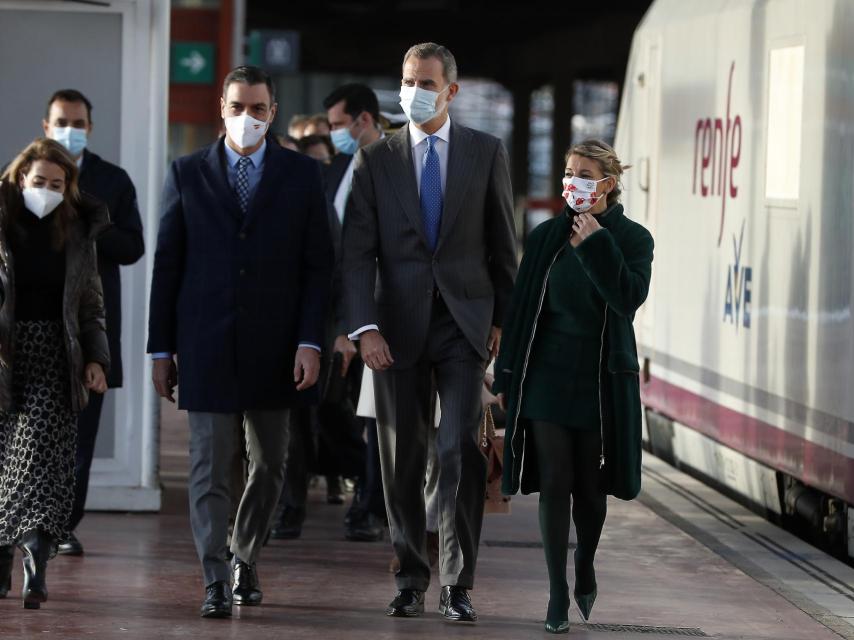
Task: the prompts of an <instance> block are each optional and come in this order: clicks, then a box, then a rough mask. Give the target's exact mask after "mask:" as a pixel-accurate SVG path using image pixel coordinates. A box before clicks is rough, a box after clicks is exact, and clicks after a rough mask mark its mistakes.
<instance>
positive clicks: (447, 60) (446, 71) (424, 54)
mask: <svg viewBox="0 0 854 640" xmlns="http://www.w3.org/2000/svg"><path fill="white" fill-rule="evenodd" d="M412 56H415V57H416V58H418V59H420V60H426V59H427V58H436V59H438V60H439V62H441V63H442V75H443V76H445V82H447V83H448V84H451V83H453V82H456V81H457V60H456V58H454V54H453V53H451V52H450V50H448V48H447V47H443V46H442V45H441V44H436V43H435V42H422V43H421V44H415V45H412V46H411V47H409V50H408V51H407V52H406V54H404V56H403V64H404V65H406V61H407V60H409V59H410V58H411V57H412Z"/></svg>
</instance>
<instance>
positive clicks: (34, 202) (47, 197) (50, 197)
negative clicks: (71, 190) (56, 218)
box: [21, 187, 65, 218]
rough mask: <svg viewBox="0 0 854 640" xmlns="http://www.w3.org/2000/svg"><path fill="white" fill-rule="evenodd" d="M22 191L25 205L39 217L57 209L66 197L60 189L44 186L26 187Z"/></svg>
mask: <svg viewBox="0 0 854 640" xmlns="http://www.w3.org/2000/svg"><path fill="white" fill-rule="evenodd" d="M21 193H22V195H23V196H24V206H26V207H27V209H29V210H30V211H32V212H33V213H34V214H36V215H37V216H38V217H39V218H44V217H45V216H46V215H48V214H49V213H50V212H51V211H53V210H54V209H56V208H57V207H58V206H59V205H60V204H61V203H62V200H63V199H64V197H65V196H63V195H62V194H61V193H59V192H58V191H54V190H52V189H45V188H44V187H24V190H23V191H22V192H21Z"/></svg>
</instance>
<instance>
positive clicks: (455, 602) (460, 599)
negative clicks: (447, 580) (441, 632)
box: [439, 587, 477, 622]
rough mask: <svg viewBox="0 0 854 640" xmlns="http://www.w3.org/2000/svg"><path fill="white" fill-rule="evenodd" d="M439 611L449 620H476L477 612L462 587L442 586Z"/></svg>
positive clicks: (467, 593)
mask: <svg viewBox="0 0 854 640" xmlns="http://www.w3.org/2000/svg"><path fill="white" fill-rule="evenodd" d="M439 613H441V614H442V615H443V616H444V617H445V620H450V621H451V622H476V621H477V612H476V611H475V610H474V607H472V605H471V598H470V597H469V592H468V591H467V590H466V589H463V588H462V587H442V595H441V596H439Z"/></svg>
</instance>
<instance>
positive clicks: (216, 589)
mask: <svg viewBox="0 0 854 640" xmlns="http://www.w3.org/2000/svg"><path fill="white" fill-rule="evenodd" d="M202 617H203V618H230V617H231V590H230V589H229V588H228V583H227V582H226V581H225V580H220V581H219V582H212V583H211V584H209V585H208V586H207V587H205V601H204V603H203V604H202Z"/></svg>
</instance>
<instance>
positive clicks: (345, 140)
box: [329, 125, 359, 156]
mask: <svg viewBox="0 0 854 640" xmlns="http://www.w3.org/2000/svg"><path fill="white" fill-rule="evenodd" d="M351 126H352V125H351ZM329 135H330V137H331V138H332V144H333V145H334V146H335V148H336V149H338V151H340V152H341V153H344V154H347V155H348V156H352V155H353V154H354V153H356V151H358V150H359V141H358V140H356V138H354V137H353V135H352V134H351V133H350V127H341V128H340V129H333V130H332V131H330V132H329Z"/></svg>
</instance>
